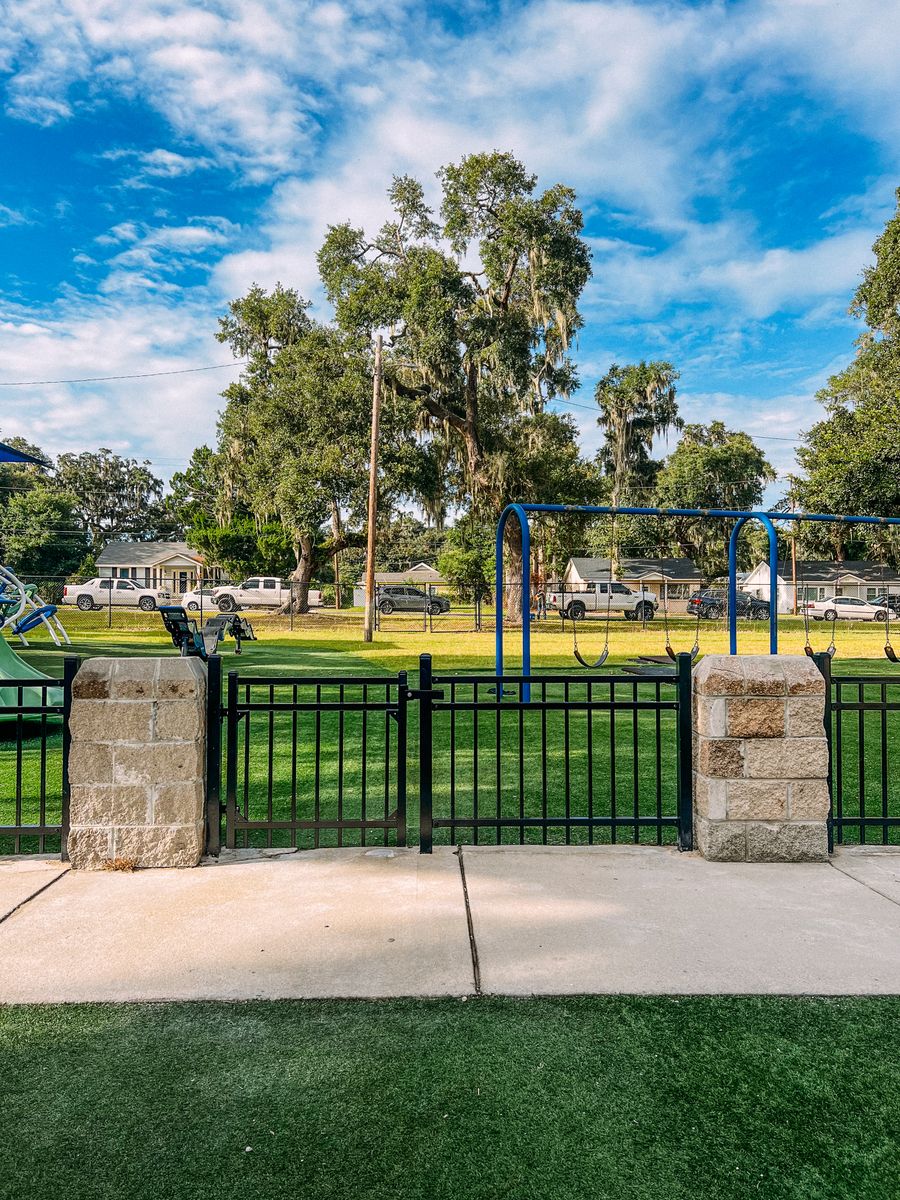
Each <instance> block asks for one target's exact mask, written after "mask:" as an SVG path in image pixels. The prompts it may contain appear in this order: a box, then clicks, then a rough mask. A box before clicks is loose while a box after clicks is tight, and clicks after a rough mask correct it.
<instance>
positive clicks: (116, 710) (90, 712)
mask: <svg viewBox="0 0 900 1200" xmlns="http://www.w3.org/2000/svg"><path fill="white" fill-rule="evenodd" d="M69 728H70V730H71V733H72V737H73V738H78V739H79V740H80V741H85V742H148V741H149V740H150V738H151V736H152V730H153V704H152V702H151V701H149V700H144V701H136V702H134V703H130V704H124V703H118V702H116V701H115V700H79V701H78V703H77V704H73V705H72V718H71V721H70V723H69Z"/></svg>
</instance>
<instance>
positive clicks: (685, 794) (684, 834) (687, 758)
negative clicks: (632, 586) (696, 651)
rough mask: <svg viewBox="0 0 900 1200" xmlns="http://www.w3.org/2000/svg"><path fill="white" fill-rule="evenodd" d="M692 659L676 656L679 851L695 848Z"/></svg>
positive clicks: (685, 655) (688, 656)
mask: <svg viewBox="0 0 900 1200" xmlns="http://www.w3.org/2000/svg"><path fill="white" fill-rule="evenodd" d="M692 665H693V664H692V662H691V656H690V654H679V655H678V663H677V678H678V684H677V688H678V849H679V850H693V848H694V763H693V732H692V721H691V667H692Z"/></svg>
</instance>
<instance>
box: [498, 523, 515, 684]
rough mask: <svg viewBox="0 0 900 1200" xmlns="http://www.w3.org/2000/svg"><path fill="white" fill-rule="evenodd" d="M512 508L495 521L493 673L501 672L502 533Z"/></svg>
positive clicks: (499, 673)
mask: <svg viewBox="0 0 900 1200" xmlns="http://www.w3.org/2000/svg"><path fill="white" fill-rule="evenodd" d="M511 512H512V508H504V510H503V512H502V513H501V514H500V520H499V521H498V522H497V538H496V541H495V543H494V612H495V614H496V616H495V619H494V624H495V626H496V628H495V632H494V674H495V675H502V674H503V534H504V532H505V530H506V522H507V519H508V518H509V514H510V513H511Z"/></svg>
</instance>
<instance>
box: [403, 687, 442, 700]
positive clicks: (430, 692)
mask: <svg viewBox="0 0 900 1200" xmlns="http://www.w3.org/2000/svg"><path fill="white" fill-rule="evenodd" d="M406 698H407V700H443V698H444V689H443V688H407V689H406Z"/></svg>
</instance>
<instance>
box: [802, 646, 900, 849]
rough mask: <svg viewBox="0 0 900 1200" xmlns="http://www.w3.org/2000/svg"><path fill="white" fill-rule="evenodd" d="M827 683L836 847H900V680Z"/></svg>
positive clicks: (833, 679)
mask: <svg viewBox="0 0 900 1200" xmlns="http://www.w3.org/2000/svg"><path fill="white" fill-rule="evenodd" d="M817 662H818V664H819V668H820V670H821V671H822V673H823V674H824V676H825V680H826V696H827V697H828V703H827V708H826V714H825V731H826V734H827V736H828V744H829V751H830V758H831V819H830V822H829V842H830V846H833V845H834V844H835V843H837V844H838V845H882V846H889V845H900V676H896V677H891V678H887V679H886V678H884V677H878V676H872V675H833V674H832V671H831V659H830V658H829V657H828V655H827V654H823V655H818V656H817Z"/></svg>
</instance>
